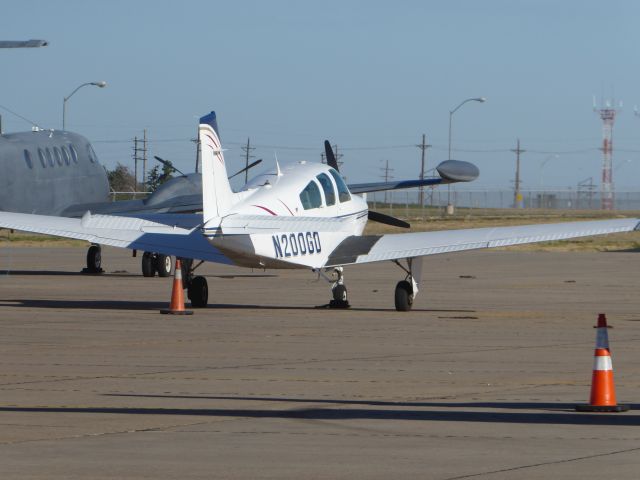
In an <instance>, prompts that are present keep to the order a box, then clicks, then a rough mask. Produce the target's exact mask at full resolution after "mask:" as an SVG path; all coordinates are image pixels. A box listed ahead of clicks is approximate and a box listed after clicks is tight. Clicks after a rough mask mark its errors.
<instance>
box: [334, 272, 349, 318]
mask: <svg viewBox="0 0 640 480" xmlns="http://www.w3.org/2000/svg"><path fill="white" fill-rule="evenodd" d="M334 271H335V273H336V275H337V277H338V278H337V279H336V281H335V282H334V283H333V285H332V286H331V294H332V296H333V299H332V300H331V301H330V302H329V308H349V307H350V306H351V305H349V300H348V299H347V287H346V286H345V284H344V274H343V268H342V267H336V268H335V269H334Z"/></svg>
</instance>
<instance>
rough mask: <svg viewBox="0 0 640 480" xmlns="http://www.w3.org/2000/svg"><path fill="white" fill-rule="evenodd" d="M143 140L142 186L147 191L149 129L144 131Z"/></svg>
mask: <svg viewBox="0 0 640 480" xmlns="http://www.w3.org/2000/svg"><path fill="white" fill-rule="evenodd" d="M143 135H144V136H143V140H142V185H143V187H142V188H143V189H144V190H145V191H146V190H147V129H146V128H145V129H144V132H143Z"/></svg>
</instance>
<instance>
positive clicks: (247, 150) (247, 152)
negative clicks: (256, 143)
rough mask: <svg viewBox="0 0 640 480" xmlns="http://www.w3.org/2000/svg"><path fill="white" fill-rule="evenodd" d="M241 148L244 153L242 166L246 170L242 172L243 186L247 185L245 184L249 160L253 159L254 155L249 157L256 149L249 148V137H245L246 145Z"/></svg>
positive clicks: (247, 178) (247, 177)
mask: <svg viewBox="0 0 640 480" xmlns="http://www.w3.org/2000/svg"><path fill="white" fill-rule="evenodd" d="M240 148H242V151H243V152H244V154H245V155H244V166H245V168H246V169H247V170H245V171H244V183H245V185H246V184H247V182H248V181H249V160H250V159H252V158H255V155H251V152H253V151H254V150H255V149H256V147H252V146H251V139H250V138H249V137H247V145H246V146H244V147H240Z"/></svg>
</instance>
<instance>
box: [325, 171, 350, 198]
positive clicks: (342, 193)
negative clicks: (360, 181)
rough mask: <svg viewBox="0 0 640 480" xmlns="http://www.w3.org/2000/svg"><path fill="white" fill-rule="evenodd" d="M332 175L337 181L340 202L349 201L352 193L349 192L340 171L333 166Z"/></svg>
mask: <svg viewBox="0 0 640 480" xmlns="http://www.w3.org/2000/svg"><path fill="white" fill-rule="evenodd" d="M329 172H330V173H331V176H332V177H333V179H334V180H335V181H336V187H338V198H339V199H340V202H348V201H349V200H351V194H350V193H349V189H348V188H347V184H346V183H344V180H343V179H342V177H341V176H340V174H339V173H338V172H336V171H335V170H334V169H333V168H331V169H329Z"/></svg>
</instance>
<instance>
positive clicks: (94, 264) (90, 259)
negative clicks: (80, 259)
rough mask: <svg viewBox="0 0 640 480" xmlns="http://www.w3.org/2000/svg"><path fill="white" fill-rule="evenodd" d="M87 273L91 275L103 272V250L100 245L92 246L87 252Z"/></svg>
mask: <svg viewBox="0 0 640 480" xmlns="http://www.w3.org/2000/svg"><path fill="white" fill-rule="evenodd" d="M87 271H88V272H90V273H100V272H102V249H101V248H100V245H91V246H90V247H89V250H88V251H87Z"/></svg>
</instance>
